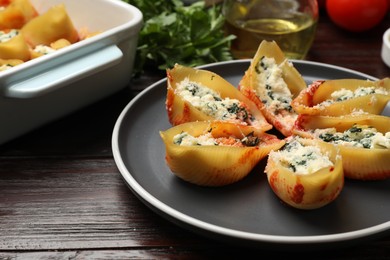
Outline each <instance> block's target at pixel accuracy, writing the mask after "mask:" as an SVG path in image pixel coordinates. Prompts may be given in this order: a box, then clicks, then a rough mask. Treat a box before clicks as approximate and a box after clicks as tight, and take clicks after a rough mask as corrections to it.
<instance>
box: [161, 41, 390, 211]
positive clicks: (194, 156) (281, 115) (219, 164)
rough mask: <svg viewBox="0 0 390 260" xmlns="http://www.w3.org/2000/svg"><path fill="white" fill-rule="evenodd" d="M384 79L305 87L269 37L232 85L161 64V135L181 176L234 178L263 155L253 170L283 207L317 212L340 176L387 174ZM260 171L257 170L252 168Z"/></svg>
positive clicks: (201, 181)
mask: <svg viewBox="0 0 390 260" xmlns="http://www.w3.org/2000/svg"><path fill="white" fill-rule="evenodd" d="M389 100H390V78H384V79H380V80H375V81H373V80H362V79H334V80H322V79H318V80H316V81H314V82H312V83H310V84H309V85H307V84H306V83H305V80H304V79H303V77H302V76H301V74H300V73H299V72H298V71H297V70H296V69H295V67H294V66H293V64H292V63H291V62H290V61H289V60H288V59H286V58H285V56H284V54H283V52H282V51H281V49H280V48H279V46H278V45H277V44H276V43H275V42H268V41H263V42H262V43H261V44H260V45H259V48H258V50H257V52H256V54H255V56H254V57H253V59H252V60H251V63H250V66H249V67H248V68H247V70H246V71H245V73H244V74H243V76H242V79H241V81H240V82H239V85H238V86H237V87H235V86H233V85H232V84H231V83H229V82H228V81H227V80H225V79H224V78H222V77H220V76H219V75H217V74H216V73H213V72H211V71H207V70H202V69H196V68H190V67H185V66H182V65H179V64H176V65H175V66H174V68H172V69H168V70H167V95H166V111H167V113H168V118H169V122H170V123H171V125H172V128H170V129H167V130H164V131H160V136H161V138H162V140H163V142H164V144H165V150H166V154H165V158H166V163H167V165H168V166H169V168H170V170H171V171H172V172H173V174H175V175H176V176H178V177H179V178H181V179H183V180H185V181H187V182H190V183H193V184H196V185H202V186H211V187H217V186H224V185H229V184H233V183H235V182H238V181H240V180H241V179H243V178H244V177H246V176H247V175H248V174H249V173H251V172H253V171H254V169H259V167H257V168H255V166H256V165H258V164H259V162H261V161H263V160H266V162H265V163H266V164H265V168H264V167H263V168H261V172H260V174H266V176H267V180H268V183H269V187H270V188H271V189H272V190H273V192H274V193H275V194H276V195H277V197H279V199H281V200H282V201H283V202H285V203H286V204H287V205H289V206H292V207H294V208H298V209H306V210H308V209H317V208H320V207H323V206H325V205H327V204H329V203H331V202H332V201H334V200H335V199H336V198H337V197H338V196H339V194H340V193H341V191H342V189H343V187H344V182H345V178H347V179H354V180H360V181H370V180H384V179H387V178H389V177H390V160H388V158H390V157H389V156H390V118H389V117H388V116H385V115H381V113H382V111H383V109H384V108H385V107H386V104H387V102H388V101H389ZM253 174H258V173H253Z"/></svg>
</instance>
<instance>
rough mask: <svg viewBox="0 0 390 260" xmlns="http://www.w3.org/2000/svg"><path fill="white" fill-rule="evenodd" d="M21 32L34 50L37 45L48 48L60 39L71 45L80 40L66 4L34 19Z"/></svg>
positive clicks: (57, 6)
mask: <svg viewBox="0 0 390 260" xmlns="http://www.w3.org/2000/svg"><path fill="white" fill-rule="evenodd" d="M21 31H22V34H23V35H24V38H25V40H26V41H27V43H28V44H29V45H31V46H32V47H34V48H35V47H36V46H37V45H46V46H48V45H50V44H51V43H53V42H55V41H57V40H59V39H66V40H67V41H69V42H70V43H75V42H77V41H78V40H79V35H78V32H77V30H76V28H75V27H74V25H73V23H72V21H71V19H70V17H69V15H68V13H67V11H66V8H65V5H64V4H59V5H55V6H53V7H51V8H50V9H49V10H48V11H47V12H45V13H43V14H41V15H40V16H37V17H35V18H33V19H32V20H31V21H30V22H28V23H27V24H26V25H25V26H23V28H22V29H21Z"/></svg>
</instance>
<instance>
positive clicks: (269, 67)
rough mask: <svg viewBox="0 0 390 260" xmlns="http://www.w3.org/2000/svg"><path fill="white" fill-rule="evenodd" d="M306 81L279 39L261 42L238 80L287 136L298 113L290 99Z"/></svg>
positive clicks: (240, 85)
mask: <svg viewBox="0 0 390 260" xmlns="http://www.w3.org/2000/svg"><path fill="white" fill-rule="evenodd" d="M306 87H307V85H306V83H305V81H304V79H303V77H302V76H301V74H300V73H299V72H298V71H297V70H296V69H295V67H294V66H293V65H292V63H290V62H289V61H288V60H287V59H286V58H285V56H284V54H283V52H282V50H281V49H280V48H279V46H278V45H277V44H276V42H274V41H272V42H268V41H263V42H261V44H260V46H259V48H258V50H257V52H256V54H255V56H254V58H253V59H252V62H251V64H250V66H249V68H248V69H247V71H246V72H245V75H244V77H243V78H242V80H241V81H240V83H239V89H240V91H241V92H242V93H243V94H244V95H245V96H247V97H248V98H249V99H251V100H252V101H253V102H254V103H255V104H256V105H257V107H258V108H259V109H261V111H262V112H263V114H264V116H265V118H266V119H267V120H268V122H270V123H271V124H272V125H273V126H274V127H275V128H276V129H277V130H279V131H280V132H281V133H282V134H284V135H285V136H289V135H291V130H292V127H293V125H294V122H295V119H296V117H297V113H296V112H295V111H294V110H293V109H292V107H291V101H292V99H293V98H295V97H296V96H297V95H298V94H299V93H300V92H301V90H303V89H306Z"/></svg>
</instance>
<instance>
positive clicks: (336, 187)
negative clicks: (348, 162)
mask: <svg viewBox="0 0 390 260" xmlns="http://www.w3.org/2000/svg"><path fill="white" fill-rule="evenodd" d="M324 144H325V143H323V142H321V141H317V140H315V139H305V138H300V137H296V136H290V137H288V138H287V142H286V144H285V145H284V146H283V147H282V148H281V149H280V150H278V151H271V152H270V154H269V156H268V160H267V165H266V168H265V172H266V174H267V179H268V183H269V185H270V187H271V189H272V190H273V191H274V193H275V194H276V195H277V196H278V197H279V198H280V199H281V200H282V201H284V202H285V203H287V204H288V205H290V206H292V207H294V208H298V209H317V208H320V207H323V206H325V205H327V204H329V203H331V202H332V201H334V200H335V199H336V198H337V197H338V195H339V194H340V192H341V190H342V189H343V187H344V174H343V166H342V158H341V156H340V155H339V154H338V151H337V149H336V147H334V146H330V147H329V146H327V145H326V144H325V145H324Z"/></svg>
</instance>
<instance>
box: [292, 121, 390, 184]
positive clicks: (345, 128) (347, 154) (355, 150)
mask: <svg viewBox="0 0 390 260" xmlns="http://www.w3.org/2000/svg"><path fill="white" fill-rule="evenodd" d="M294 132H295V133H296V134H298V135H300V136H304V137H310V138H316V139H321V140H322V141H324V142H327V143H328V145H329V146H336V147H338V149H339V150H340V154H341V156H342V157H343V167H344V174H345V177H347V178H350V179H356V180H383V179H388V178H390V160H389V158H390V118H389V117H386V116H380V115H372V114H366V115H347V116H341V117H330V116H310V115H300V116H299V117H298V119H297V124H296V128H295V130H294Z"/></svg>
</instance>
